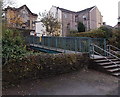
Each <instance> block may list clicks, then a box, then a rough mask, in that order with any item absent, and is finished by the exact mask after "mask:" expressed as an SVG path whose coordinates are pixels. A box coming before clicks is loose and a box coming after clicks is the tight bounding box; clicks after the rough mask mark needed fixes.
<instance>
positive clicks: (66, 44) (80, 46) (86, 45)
mask: <svg viewBox="0 0 120 97" xmlns="http://www.w3.org/2000/svg"><path fill="white" fill-rule="evenodd" d="M27 43H29V44H38V45H42V46H46V47H48V48H49V47H53V48H56V49H57V48H59V49H64V50H71V51H76V52H88V53H91V52H90V51H91V49H92V48H91V44H92V43H94V44H96V45H98V46H99V47H101V48H103V49H104V50H106V39H104V38H90V37H53V36H42V37H37V36H29V37H28V38H27ZM96 50H97V48H96ZM97 51H98V52H99V53H101V51H99V50H97Z"/></svg>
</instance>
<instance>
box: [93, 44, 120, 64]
mask: <svg viewBox="0 0 120 97" xmlns="http://www.w3.org/2000/svg"><path fill="white" fill-rule="evenodd" d="M91 45H92V46H93V50H92V51H93V53H97V54H98V55H101V56H103V55H102V54H100V53H98V52H96V51H95V50H94V47H96V48H99V49H100V50H102V51H104V52H106V53H109V54H110V55H111V56H113V57H115V58H116V59H118V60H120V58H118V57H117V56H115V55H113V54H111V53H110V52H108V51H106V50H104V49H102V48H101V47H99V46H97V45H95V44H91ZM93 57H94V55H93ZM103 57H104V58H105V59H106V60H108V61H110V62H112V63H114V64H115V65H117V66H119V65H118V64H116V63H115V62H113V61H111V60H110V59H108V58H107V57H106V56H103Z"/></svg>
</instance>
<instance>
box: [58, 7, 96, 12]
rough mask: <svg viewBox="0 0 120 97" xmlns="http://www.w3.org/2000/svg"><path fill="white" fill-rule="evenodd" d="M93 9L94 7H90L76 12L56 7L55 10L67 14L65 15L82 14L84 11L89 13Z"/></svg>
mask: <svg viewBox="0 0 120 97" xmlns="http://www.w3.org/2000/svg"><path fill="white" fill-rule="evenodd" d="M94 7H95V6H93V7H90V8H86V9H84V10H81V11H78V12H75V11H71V10H67V9H64V8H60V7H57V9H60V10H61V11H63V12H67V13H82V12H85V11H90V10H91V9H93V8H94Z"/></svg>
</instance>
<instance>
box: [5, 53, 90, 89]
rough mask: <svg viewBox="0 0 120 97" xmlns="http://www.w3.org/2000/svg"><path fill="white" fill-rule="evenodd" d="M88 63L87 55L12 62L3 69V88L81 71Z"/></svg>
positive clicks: (69, 55) (36, 56)
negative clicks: (25, 81)
mask: <svg viewBox="0 0 120 97" xmlns="http://www.w3.org/2000/svg"><path fill="white" fill-rule="evenodd" d="M88 61H89V58H88V57H87V55H85V54H83V55H80V54H36V55H30V56H26V57H24V58H21V59H18V60H11V61H9V62H8V63H7V64H6V66H4V67H3V87H5V86H6V87H8V85H17V84H20V82H21V81H22V80H25V79H29V80H30V79H36V78H44V77H48V76H54V75H58V74H61V73H67V72H70V71H76V70H81V69H83V68H86V67H87V65H88ZM8 74H9V75H8Z"/></svg>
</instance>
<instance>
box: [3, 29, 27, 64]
mask: <svg viewBox="0 0 120 97" xmlns="http://www.w3.org/2000/svg"><path fill="white" fill-rule="evenodd" d="M26 52H27V51H26V46H25V43H24V39H23V37H22V36H21V33H20V32H19V31H18V30H16V29H14V30H13V29H9V28H5V29H3V38H2V59H3V60H2V62H3V65H5V64H6V63H7V62H8V61H9V60H11V59H17V58H19V57H21V56H23V55H24V54H25V53H26Z"/></svg>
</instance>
